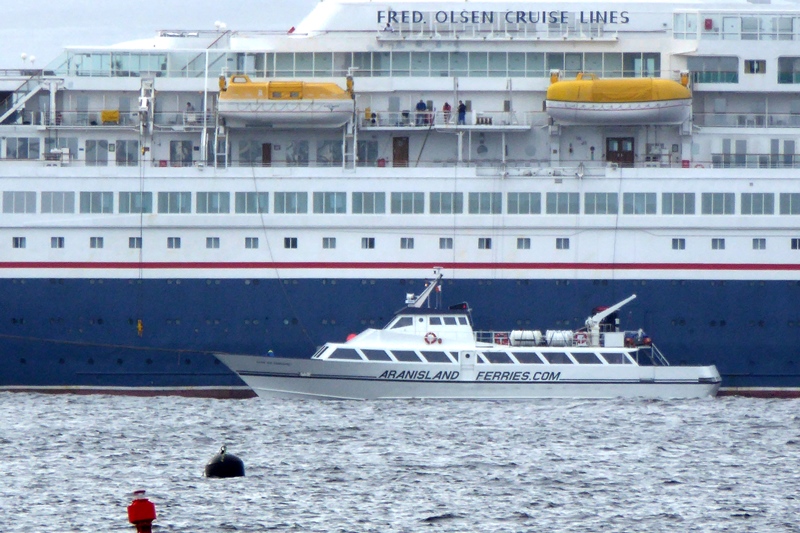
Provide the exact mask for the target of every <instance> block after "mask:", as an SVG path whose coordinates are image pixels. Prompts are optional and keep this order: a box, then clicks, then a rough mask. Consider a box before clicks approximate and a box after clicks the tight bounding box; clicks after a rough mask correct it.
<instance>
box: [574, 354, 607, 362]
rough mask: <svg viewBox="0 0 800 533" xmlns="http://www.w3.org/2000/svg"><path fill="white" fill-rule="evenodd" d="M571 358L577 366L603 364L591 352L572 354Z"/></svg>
mask: <svg viewBox="0 0 800 533" xmlns="http://www.w3.org/2000/svg"><path fill="white" fill-rule="evenodd" d="M572 357H574V358H575V360H576V361H577V362H578V364H579V365H601V364H603V363H602V361H600V359H598V358H597V356H596V355H595V354H593V353H591V352H572Z"/></svg>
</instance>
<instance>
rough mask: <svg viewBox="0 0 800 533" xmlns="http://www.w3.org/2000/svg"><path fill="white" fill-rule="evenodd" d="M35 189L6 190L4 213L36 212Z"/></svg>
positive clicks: (4, 194)
mask: <svg viewBox="0 0 800 533" xmlns="http://www.w3.org/2000/svg"><path fill="white" fill-rule="evenodd" d="M35 212H36V192H35V191H4V192H3V213H35Z"/></svg>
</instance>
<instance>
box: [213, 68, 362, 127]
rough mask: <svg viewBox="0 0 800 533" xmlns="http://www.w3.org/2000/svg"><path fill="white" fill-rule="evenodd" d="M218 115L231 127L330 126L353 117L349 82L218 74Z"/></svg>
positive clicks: (352, 99)
mask: <svg viewBox="0 0 800 533" xmlns="http://www.w3.org/2000/svg"><path fill="white" fill-rule="evenodd" d="M217 109H218V111H219V115H220V116H221V117H224V118H225V121H226V124H227V125H228V126H231V127H241V126H269V127H281V128H285V127H291V128H304V127H306V128H311V127H313V128H320V127H321V128H326V127H327V128H334V127H338V126H342V125H344V124H345V123H347V121H348V120H350V119H351V118H352V117H353V113H354V112H355V99H354V98H353V81H352V79H351V78H348V80H347V89H342V88H341V87H339V86H338V85H337V84H335V83H317V82H314V83H309V82H302V81H253V80H251V79H250V77H249V76H247V75H244V74H234V75H233V76H231V77H230V80H226V79H225V78H224V77H220V80H219V102H218V103H217Z"/></svg>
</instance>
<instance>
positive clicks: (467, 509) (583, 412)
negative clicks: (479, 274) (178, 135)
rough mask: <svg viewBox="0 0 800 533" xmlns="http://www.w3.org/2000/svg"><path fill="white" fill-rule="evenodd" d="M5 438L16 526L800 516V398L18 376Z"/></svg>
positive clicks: (252, 527)
mask: <svg viewBox="0 0 800 533" xmlns="http://www.w3.org/2000/svg"><path fill="white" fill-rule="evenodd" d="M223 444H225V445H227V447H228V452H229V453H234V454H235V455H237V456H238V457H240V458H241V459H242V460H243V461H244V463H245V469H246V476H245V477H243V478H235V479H207V478H204V477H203V469H204V466H205V464H206V462H207V461H208V460H209V459H210V458H211V457H212V456H213V455H214V454H216V453H217V451H218V450H219V447H220V446H221V445H223ZM0 452H2V453H0V531H2V532H3V533H9V532H17V531H19V532H22V531H24V532H50V531H53V532H62V531H63V532H67V531H68V532H73V531H74V532H92V533H95V532H114V531H133V526H131V525H130V524H128V522H127V514H126V507H127V505H128V504H129V503H130V501H131V492H132V491H133V490H136V489H146V490H147V496H148V497H149V498H150V499H151V501H153V502H154V503H155V505H156V509H157V513H158V519H157V520H156V522H155V524H154V525H155V528H154V531H181V532H184V531H185V532H227V531H247V532H250V531H253V532H255V531H287V532H289V531H291V532H295V531H296V532H317V531H319V532H329V531H333V532H338V531H341V532H350V531H355V532H381V533H385V532H413V531H431V532H438V531H452V532H472V531H475V532H484V531H485V532H523V531H603V532H605V531H619V532H632V531H647V532H653V531H670V532H673V531H676V532H678V531H680V532H685V531H698V532H700V531H702V532H708V531H758V532H762V531H764V532H775V531H800V525H798V523H799V522H800V518H799V517H800V483H799V482H800V401H797V400H758V399H745V398H718V399H706V400H683V401H643V400H609V401H566V400H544V401H526V402H514V401H381V402H363V401H347V402H316V401H290V400H281V401H278V400H275V401H268V400H261V399H251V400H205V399H186V398H131V397H115V396H70V395H64V396H50V395H38V394H19V393H16V394H12V393H3V394H0Z"/></svg>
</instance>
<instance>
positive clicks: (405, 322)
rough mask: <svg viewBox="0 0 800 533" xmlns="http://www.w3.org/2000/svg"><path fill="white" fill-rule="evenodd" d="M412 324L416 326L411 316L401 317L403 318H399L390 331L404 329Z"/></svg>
mask: <svg viewBox="0 0 800 533" xmlns="http://www.w3.org/2000/svg"><path fill="white" fill-rule="evenodd" d="M412 324H414V321H413V320H412V319H411V317H410V316H401V317H399V318H397V319H396V320H395V321H394V323H392V325H391V328H390V329H394V328H404V327H407V326H411V325H412Z"/></svg>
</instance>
